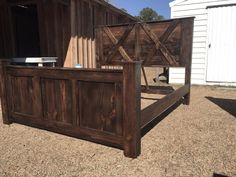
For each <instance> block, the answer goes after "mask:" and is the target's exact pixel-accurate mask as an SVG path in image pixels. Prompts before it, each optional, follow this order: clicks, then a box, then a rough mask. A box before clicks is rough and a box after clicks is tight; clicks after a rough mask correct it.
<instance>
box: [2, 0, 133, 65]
mask: <svg viewBox="0 0 236 177" xmlns="http://www.w3.org/2000/svg"><path fill="white" fill-rule="evenodd" d="M16 2H17V3H19V2H23V3H24V2H29V1H27V0H1V1H0V57H1V58H12V57H17V56H16V55H15V47H14V33H13V26H12V25H11V16H10V14H11V13H10V5H11V4H14V3H16ZM30 2H33V3H35V4H36V5H37V10H38V22H39V35H40V54H41V56H57V57H58V59H59V60H58V65H59V66H66V67H74V66H75V64H77V63H80V64H81V65H82V66H83V67H87V68H92V67H95V65H96V62H95V34H94V29H95V27H96V26H98V25H107V24H117V23H127V22H129V21H133V19H132V20H131V17H129V16H128V15H125V14H123V13H120V12H119V11H118V10H116V9H115V8H111V7H109V6H106V4H104V2H103V1H101V2H99V1H98V2H96V1H95V0H32V1H30Z"/></svg>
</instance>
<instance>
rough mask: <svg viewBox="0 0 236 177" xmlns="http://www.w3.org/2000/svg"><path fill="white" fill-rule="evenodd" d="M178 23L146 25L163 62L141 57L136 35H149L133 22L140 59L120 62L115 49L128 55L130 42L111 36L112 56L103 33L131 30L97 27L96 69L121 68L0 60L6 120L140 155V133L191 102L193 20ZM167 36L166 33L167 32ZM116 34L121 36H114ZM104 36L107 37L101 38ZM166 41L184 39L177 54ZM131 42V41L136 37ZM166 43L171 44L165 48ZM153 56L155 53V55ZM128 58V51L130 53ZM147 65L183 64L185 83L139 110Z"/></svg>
mask: <svg viewBox="0 0 236 177" xmlns="http://www.w3.org/2000/svg"><path fill="white" fill-rule="evenodd" d="M177 21H178V22H176V21H175V20H171V21H165V22H158V23H150V24H142V25H146V26H145V27H144V28H145V29H149V30H148V31H149V32H150V35H151V39H153V40H155V42H152V45H154V46H155V47H156V50H157V51H158V50H161V53H162V52H163V53H164V55H162V57H157V58H164V57H165V58H166V57H167V58H168V59H161V62H160V61H159V60H157V61H155V60H154V61H151V60H149V61H148V60H147V61H146V62H145V61H144V62H143V61H142V58H143V55H145V53H142V50H140V48H141V47H143V46H142V45H140V44H141V43H142V40H138V39H143V40H145V38H144V37H142V35H139V34H142V33H140V31H141V30H140V27H138V26H140V25H141V23H138V25H137V24H134V26H136V27H135V28H134V27H133V29H135V31H136V32H134V33H135V35H134V36H136V37H137V39H136V37H135V39H136V43H135V45H134V46H135V50H134V52H135V55H134V56H137V57H138V59H137V60H134V59H132V58H130V57H129V61H126V60H125V59H121V60H119V57H117V56H116V54H117V52H116V51H119V52H120V53H121V55H122V56H125V55H126V54H127V53H126V54H125V50H126V49H125V48H126V47H127V46H128V47H129V44H127V45H124V46H121V44H122V41H125V40H124V37H123V38H122V37H121V38H118V37H117V36H118V35H121V33H116V34H115V35H110V37H112V38H113V39H115V40H111V42H114V44H113V45H110V46H112V49H111V48H109V51H115V52H114V53H115V54H114V53H112V52H109V53H108V54H109V55H106V56H105V57H104V56H102V55H103V54H106V50H107V46H106V45H109V44H108V43H102V42H101V40H102V38H101V35H102V36H104V34H102V30H103V31H104V33H106V32H108V35H107V36H109V33H110V32H111V33H112V34H114V33H113V32H112V30H113V28H114V29H116V30H117V28H118V27H119V28H121V27H123V28H127V25H123V26H115V27H114V26H113V27H99V28H98V30H97V33H99V34H100V36H98V38H99V39H97V42H98V43H99V44H100V45H99V49H97V54H98V57H97V64H98V67H101V66H102V65H111V64H115V65H120V66H121V67H122V69H72V68H50V67H29V66H14V65H11V63H10V61H9V60H0V83H1V87H0V91H1V92H0V93H1V106H2V114H3V123H5V124H11V123H14V122H15V123H20V124H25V125H29V126H32V127H37V128H41V129H45V130H49V131H53V132H57V133H61V134H65V135H69V136H73V137H77V138H81V139H85V140H89V141H93V142H97V143H100V144H104V145H108V146H112V147H116V148H120V149H123V150H124V155H125V156H127V157H130V158H136V157H137V156H139V155H140V153H141V137H142V135H144V134H145V132H146V131H147V129H148V127H149V126H150V124H152V123H153V122H155V121H156V120H159V119H160V118H161V117H162V116H163V115H165V114H166V112H168V110H169V109H170V108H171V107H173V106H174V105H176V104H177V103H179V102H181V103H184V104H189V99H190V77H191V48H192V33H193V18H187V19H178V20H177ZM162 23H163V24H164V25H163V24H162ZM173 23H177V24H175V25H174V26H175V28H180V29H177V30H175V28H174V26H172V27H170V26H171V24H173ZM159 25H161V26H162V27H160V26H159ZM150 26H151V27H150ZM164 26H165V27H164ZM178 26H180V27H178ZM128 27H130V25H128ZM160 28H161V30H160ZM170 28H172V30H171V29H170ZM173 28H174V29H173ZM104 29H105V30H104ZM108 29H109V30H108ZM152 29H157V31H158V30H159V32H160V31H166V30H167V31H169V32H168V33H169V37H168V36H167V37H165V38H164V37H162V38H161V39H162V40H161V42H160V40H159V37H158V36H156V35H155V34H157V33H156V32H155V30H154V31H153V30H152ZM120 31H122V30H120ZM137 31H139V32H137ZM172 32H174V34H175V35H174V36H176V35H177V36H178V33H180V35H179V38H176V37H174V39H175V40H173V37H170V34H171V33H172ZM126 33H127V32H125V33H124V34H126ZM131 33H132V32H131ZM131 33H130V34H131ZM158 34H159V33H158ZM162 34H163V33H162ZM164 34H165V35H167V32H166V33H164ZM126 35H127V34H126ZM138 36H139V37H138ZM149 37H150V36H149ZM117 38H118V39H119V40H116V39H117ZM163 38H164V39H165V40H164V39H163ZM105 39H106V38H105V37H104V38H103V41H105ZM168 40H171V41H173V42H174V43H175V44H176V42H179V41H181V44H180V47H179V49H176V50H174V52H175V53H172V52H173V51H170V49H169V48H168V47H169V46H171V43H170V41H168ZM130 42H131V43H132V40H130ZM166 43H167V44H168V45H167V47H165V45H166ZM103 44H104V45H103ZM148 45H149V44H148ZM178 45H179V44H178ZM140 46H141V47H140ZM146 47H147V46H146ZM158 47H159V48H158ZM138 48H139V49H138ZM160 48H161V49H160ZM177 48H178V47H177ZM103 51H104V53H103ZM131 53H132V52H131ZM163 53H162V54H163ZM155 54H156V53H155V52H153V54H152V55H153V56H154V55H155ZM159 54H160V53H159V52H158V55H159ZM174 54H175V55H174ZM177 55H178V56H179V58H178V59H177V57H176V56H177ZM127 56H129V55H128V54H127ZM163 56H164V57H163ZM104 58H105V59H106V60H105V61H104V60H103V59H104ZM122 58H125V57H122ZM134 58H135V57H134ZM154 58H155V57H154ZM113 59H114V60H113ZM169 59H170V61H169ZM173 59H174V60H175V61H174V62H173ZM138 60H139V61H138ZM144 63H146V64H144ZM143 64H144V66H150V65H152V66H153V65H156V64H158V65H159V66H164V67H170V66H174V67H185V68H186V74H185V75H186V79H185V85H184V86H183V87H181V88H179V89H177V90H176V91H173V92H172V93H170V94H168V95H167V96H165V97H164V98H162V99H161V100H158V101H156V102H155V103H153V104H151V105H150V106H148V107H146V108H145V109H143V110H141V107H140V104H141V103H140V102H141V101H140V100H141V70H142V67H143Z"/></svg>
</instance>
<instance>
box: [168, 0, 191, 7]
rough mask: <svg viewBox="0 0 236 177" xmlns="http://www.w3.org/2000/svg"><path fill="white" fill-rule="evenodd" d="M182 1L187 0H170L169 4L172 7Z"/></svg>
mask: <svg viewBox="0 0 236 177" xmlns="http://www.w3.org/2000/svg"><path fill="white" fill-rule="evenodd" d="M184 1H187V0H175V1H172V2H170V3H169V6H170V7H173V6H175V5H177V4H179V3H181V2H184Z"/></svg>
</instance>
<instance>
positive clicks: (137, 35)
mask: <svg viewBox="0 0 236 177" xmlns="http://www.w3.org/2000/svg"><path fill="white" fill-rule="evenodd" d="M140 37H141V36H140V25H139V24H135V60H137V61H140V54H141V46H140V43H141V41H140V40H141V39H140Z"/></svg>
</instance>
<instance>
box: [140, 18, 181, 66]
mask: <svg viewBox="0 0 236 177" xmlns="http://www.w3.org/2000/svg"><path fill="white" fill-rule="evenodd" d="M140 25H141V26H142V28H143V30H144V31H145V33H146V34H147V35H148V36H149V37H150V39H151V40H152V41H153V42H154V43H155V47H156V49H157V50H160V51H161V53H162V54H163V55H164V58H165V59H166V62H167V63H169V64H171V65H175V66H178V63H177V62H176V59H175V58H174V56H172V55H171V53H170V52H169V51H168V49H167V48H166V47H165V45H163V44H162V43H161V41H160V40H159V38H158V37H157V36H156V34H155V33H154V32H153V31H152V29H151V28H150V27H149V26H148V24H146V23H140Z"/></svg>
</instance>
